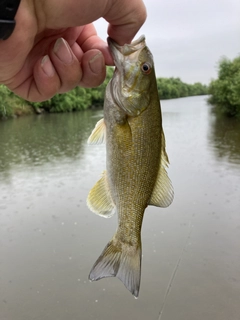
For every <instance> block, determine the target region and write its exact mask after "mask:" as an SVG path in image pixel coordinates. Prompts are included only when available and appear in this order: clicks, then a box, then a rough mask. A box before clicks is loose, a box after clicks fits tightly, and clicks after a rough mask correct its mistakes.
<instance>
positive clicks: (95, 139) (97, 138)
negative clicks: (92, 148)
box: [87, 119, 106, 144]
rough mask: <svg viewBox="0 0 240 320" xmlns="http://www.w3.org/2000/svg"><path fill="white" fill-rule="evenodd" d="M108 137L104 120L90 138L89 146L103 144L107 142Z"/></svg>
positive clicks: (96, 126) (97, 124) (98, 124)
mask: <svg viewBox="0 0 240 320" xmlns="http://www.w3.org/2000/svg"><path fill="white" fill-rule="evenodd" d="M105 137H106V126H105V122H104V119H101V120H99V121H98V122H97V123H96V125H95V128H94V129H93V131H92V133H91V135H90V137H89V138H88V141H87V143H88V144H101V143H103V142H105Z"/></svg>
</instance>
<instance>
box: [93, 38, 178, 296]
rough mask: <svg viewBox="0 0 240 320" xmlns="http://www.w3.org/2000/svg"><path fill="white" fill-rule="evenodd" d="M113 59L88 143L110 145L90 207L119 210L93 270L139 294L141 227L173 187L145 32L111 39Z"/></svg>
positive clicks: (164, 203) (100, 212) (98, 211)
mask: <svg viewBox="0 0 240 320" xmlns="http://www.w3.org/2000/svg"><path fill="white" fill-rule="evenodd" d="M108 44H109V47H110V50H111V53H112V56H113V59H114V62H115V66H116V67H115V71H114V75H113V78H112V79H111V81H110V82H109V84H108V86H107V88H106V92H105V100H104V118H103V119H101V120H100V121H99V122H98V123H97V124H96V126H95V129H94V130H93V132H92V133H91V135H90V137H89V139H88V143H90V144H98V143H102V142H105V143H106V171H104V172H103V174H102V177H101V179H100V180H99V181H98V182H97V183H96V184H95V186H94V187H93V188H92V189H91V190H90V192H89V195H88V198H87V205H88V207H89V209H90V210H91V211H93V212H95V213H96V214H98V215H100V216H103V217H105V218H109V217H111V216H112V215H113V214H114V212H117V214H118V228H117V231H116V233H115V235H114V236H113V238H112V240H111V241H110V242H109V243H108V244H107V246H106V247H105V249H104V250H103V252H102V254H101V255H100V257H99V258H98V259H97V261H96V262H95V264H94V265H93V267H92V270H91V272H90V274H89V279H90V280H99V279H101V278H105V277H117V278H119V279H120V280H121V281H122V282H123V283H124V285H125V287H126V288H127V289H128V290H129V291H130V292H131V293H132V294H133V295H134V296H135V297H138V294H139V288H140V279H141V257H142V245H141V227H142V221H143V215H144V211H145V209H146V207H147V206H148V205H154V206H158V207H167V206H169V205H170V204H171V202H172V200H173V188H172V184H171V181H170V179H169V178H168V175H167V172H166V167H167V166H168V163H169V161H168V156H167V153H166V150H165V137H164V133H163V129H162V117H161V108H160V100H159V96H158V91H157V83H156V76H155V71H154V63H153V57H152V54H151V52H150V50H149V49H148V47H147V46H146V44H145V37H144V36H142V37H140V38H139V39H138V40H136V41H133V42H132V43H131V44H125V45H124V46H119V45H118V44H116V43H115V42H114V41H113V40H112V39H110V38H108Z"/></svg>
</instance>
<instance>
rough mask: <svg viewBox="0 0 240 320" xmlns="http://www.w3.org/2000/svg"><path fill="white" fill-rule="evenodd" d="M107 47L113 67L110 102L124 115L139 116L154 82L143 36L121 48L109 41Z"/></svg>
mask: <svg viewBox="0 0 240 320" xmlns="http://www.w3.org/2000/svg"><path fill="white" fill-rule="evenodd" d="M108 44H109V47H110V51H111V54H112V56H113V60H114V63H115V66H116V67H115V72H114V75H113V78H112V81H111V86H110V88H111V95H112V98H113V101H114V102H115V103H116V104H117V105H118V106H119V107H120V108H121V109H123V110H124V111H125V112H126V113H127V115H129V116H133V117H134V116H138V115H139V114H141V113H142V112H143V111H144V110H145V109H147V107H148V105H149V103H150V100H151V91H150V86H151V83H153V81H154V82H156V77H155V71H154V64H153V56H152V54H151V52H150V50H149V49H148V47H147V46H146V43H145V37H144V36H141V37H140V38H139V39H137V40H135V41H133V42H132V43H131V44H125V45H123V46H120V45H118V44H117V43H116V42H114V41H113V40H112V39H111V38H108Z"/></svg>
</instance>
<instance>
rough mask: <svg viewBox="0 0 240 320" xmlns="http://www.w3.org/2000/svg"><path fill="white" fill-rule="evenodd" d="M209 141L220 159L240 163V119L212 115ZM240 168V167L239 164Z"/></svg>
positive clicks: (233, 163)
mask: <svg viewBox="0 0 240 320" xmlns="http://www.w3.org/2000/svg"><path fill="white" fill-rule="evenodd" d="M210 123H211V126H210V130H209V131H210V133H209V143H210V146H211V147H212V148H213V151H214V153H215V157H216V159H217V160H218V161H225V162H226V163H230V164H232V165H235V164H236V165H239V164H240V121H239V120H236V119H232V118H226V117H224V116H222V115H218V114H213V115H211V122H210ZM237 168H238V169H239V167H238V166H237Z"/></svg>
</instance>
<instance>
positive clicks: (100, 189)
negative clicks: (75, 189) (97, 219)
mask: <svg viewBox="0 0 240 320" xmlns="http://www.w3.org/2000/svg"><path fill="white" fill-rule="evenodd" d="M87 205H88V207H89V209H90V210H91V211H92V212H94V213H96V214H98V215H100V216H102V217H104V218H110V217H112V216H113V214H114V213H115V205H114V203H113V200H112V197H111V194H110V190H109V186H108V181H107V174H106V171H104V172H103V174H102V177H101V179H100V180H98V182H97V183H96V184H95V186H94V187H93V188H92V189H91V190H90V192H89V194H88V197H87Z"/></svg>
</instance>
